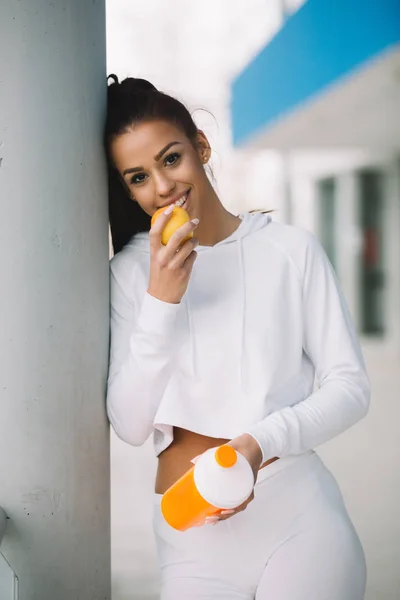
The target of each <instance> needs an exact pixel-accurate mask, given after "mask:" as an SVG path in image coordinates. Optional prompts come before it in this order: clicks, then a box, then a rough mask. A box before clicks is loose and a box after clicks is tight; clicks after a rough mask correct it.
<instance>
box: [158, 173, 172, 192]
mask: <svg viewBox="0 0 400 600" xmlns="http://www.w3.org/2000/svg"><path fill="white" fill-rule="evenodd" d="M155 184H156V191H157V194H158V195H159V196H161V197H163V198H164V197H167V196H169V195H170V194H171V192H173V190H174V188H175V182H174V181H173V180H172V179H170V177H168V175H167V174H166V173H165V172H164V173H157V175H156V176H155Z"/></svg>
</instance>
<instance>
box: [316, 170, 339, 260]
mask: <svg viewBox="0 0 400 600" xmlns="http://www.w3.org/2000/svg"><path fill="white" fill-rule="evenodd" d="M335 188H336V186H335V180H334V178H333V177H330V178H329V179H323V180H322V181H320V182H319V183H318V197H319V238H320V240H321V243H322V245H323V247H324V249H325V252H326V253H327V255H328V258H329V260H330V261H331V263H332V265H333V268H335V267H336V198H335V191H336V190H335Z"/></svg>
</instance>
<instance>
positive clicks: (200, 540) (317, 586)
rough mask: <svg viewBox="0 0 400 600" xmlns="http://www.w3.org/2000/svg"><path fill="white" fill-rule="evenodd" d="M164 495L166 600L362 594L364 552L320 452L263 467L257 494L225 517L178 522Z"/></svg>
mask: <svg viewBox="0 0 400 600" xmlns="http://www.w3.org/2000/svg"><path fill="white" fill-rule="evenodd" d="M160 499H161V496H160V495H158V494H157V495H156V502H155V511H154V531H155V536H156V543H157V552H158V559H159V564H160V569H161V579H162V592H161V600H254V599H256V600H362V599H363V598H364V593H365V580H366V567H365V559H364V553H363V550H362V547H361V544H360V541H359V539H358V537H357V534H356V532H355V530H354V527H353V525H352V523H351V521H350V519H349V516H348V514H347V511H346V508H345V506H344V503H343V499H342V495H341V493H340V491H339V488H338V486H337V484H336V482H335V480H334V478H333V477H332V475H331V473H330V472H329V471H328V469H327V468H326V467H325V466H324V464H323V463H322V461H321V460H320V458H319V457H318V456H317V454H315V453H314V452H310V453H307V454H305V455H302V456H300V457H288V458H284V459H280V460H278V461H276V462H274V463H272V464H271V465H269V466H267V467H265V468H264V469H262V470H261V471H260V473H259V477H258V481H257V484H256V487H255V499H254V500H253V502H251V503H250V504H249V505H248V507H247V509H246V510H245V511H243V512H242V513H239V514H237V515H234V516H233V517H231V518H230V519H228V520H226V521H221V522H219V523H218V524H217V525H204V526H203V527H196V528H192V529H189V530H188V531H185V532H179V531H176V530H175V529H173V528H172V527H170V526H169V525H168V524H167V523H166V521H165V520H164V518H163V516H162V514H161V509H160Z"/></svg>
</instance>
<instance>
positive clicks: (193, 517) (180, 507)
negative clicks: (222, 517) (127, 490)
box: [161, 444, 254, 531]
mask: <svg viewBox="0 0 400 600" xmlns="http://www.w3.org/2000/svg"><path fill="white" fill-rule="evenodd" d="M253 487H254V475H253V471H252V468H251V467H250V464H249V463H248V461H247V460H246V459H245V457H244V456H243V455H242V454H240V452H236V450H235V449H234V448H232V446H227V445H225V444H224V445H223V446H218V448H211V449H210V450H206V452H204V453H203V454H202V455H201V456H200V457H199V458H198V460H197V462H196V464H195V465H194V467H192V468H191V469H189V471H187V472H186V473H185V474H184V475H183V476H182V477H181V478H180V479H178V481H177V482H176V483H174V485H172V486H171V487H170V488H169V489H168V490H167V491H166V492H165V494H164V495H163V497H162V499H161V512H162V514H163V516H164V518H165V520H166V521H167V523H168V524H169V525H170V526H171V527H173V528H174V529H178V530H179V531H185V530H186V529H189V528H190V527H193V526H194V525H197V524H199V523H201V522H202V521H204V519H205V518H206V517H209V516H212V515H215V514H218V513H220V512H221V510H228V509H233V508H236V507H237V506H240V505H241V504H243V502H245V501H246V500H247V498H248V497H249V496H250V494H251V493H252V491H253Z"/></svg>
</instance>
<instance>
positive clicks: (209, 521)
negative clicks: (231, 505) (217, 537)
mask: <svg viewBox="0 0 400 600" xmlns="http://www.w3.org/2000/svg"><path fill="white" fill-rule="evenodd" d="M218 521H219V519H218V517H206V524H207V525H215V523H218Z"/></svg>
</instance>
